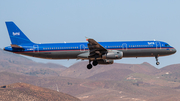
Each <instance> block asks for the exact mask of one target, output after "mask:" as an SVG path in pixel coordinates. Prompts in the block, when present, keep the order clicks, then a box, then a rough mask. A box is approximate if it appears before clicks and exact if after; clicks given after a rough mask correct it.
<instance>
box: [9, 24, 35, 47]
mask: <svg viewBox="0 0 180 101" xmlns="http://www.w3.org/2000/svg"><path fill="white" fill-rule="evenodd" d="M6 27H7V30H8V33H9V37H10V39H11V43H12V44H13V45H21V44H31V43H33V42H31V41H30V40H29V39H28V37H27V36H26V35H25V34H24V33H23V32H22V31H21V30H20V29H19V28H18V27H17V26H16V25H15V24H14V22H12V21H11V22H6Z"/></svg>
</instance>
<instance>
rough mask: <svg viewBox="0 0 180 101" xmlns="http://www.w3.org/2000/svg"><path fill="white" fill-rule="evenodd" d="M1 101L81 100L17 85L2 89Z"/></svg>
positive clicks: (0, 89)
mask: <svg viewBox="0 0 180 101" xmlns="http://www.w3.org/2000/svg"><path fill="white" fill-rule="evenodd" d="M0 100H1V101H80V100H79V99H77V98H75V97H73V96H70V95H68V94H64V93H61V92H57V91H54V90H50V89H46V88H42V87H38V86H33V85H30V84H26V83H15V84H10V85H3V86H1V87H0Z"/></svg>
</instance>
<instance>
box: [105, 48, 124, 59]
mask: <svg viewBox="0 0 180 101" xmlns="http://www.w3.org/2000/svg"><path fill="white" fill-rule="evenodd" d="M122 57H123V52H122V51H117V50H112V51H108V53H106V54H104V55H102V59H122Z"/></svg>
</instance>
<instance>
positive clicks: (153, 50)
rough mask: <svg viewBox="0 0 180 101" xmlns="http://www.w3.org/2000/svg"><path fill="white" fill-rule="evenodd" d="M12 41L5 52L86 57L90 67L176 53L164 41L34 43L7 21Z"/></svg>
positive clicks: (42, 56)
mask: <svg viewBox="0 0 180 101" xmlns="http://www.w3.org/2000/svg"><path fill="white" fill-rule="evenodd" d="M5 23H6V27H7V30H8V33H9V37H10V40H11V46H7V47H5V48H4V50H5V51H8V52H13V53H16V54H22V55H27V56H32V57H38V58H44V59H82V60H89V64H88V65H87V69H91V68H92V67H93V66H96V65H98V64H113V62H114V60H117V59H122V58H125V57H136V58H137V57H155V59H156V65H159V64H160V63H159V62H158V57H159V56H166V55H171V54H174V53H176V49H175V48H174V47H172V46H170V45H169V44H168V43H166V42H163V41H155V40H153V41H120V42H97V41H95V40H94V39H92V38H87V41H88V42H76V43H66V42H64V43H43V44H41V43H40V44H38V43H34V42H32V41H31V40H29V38H28V37H27V36H26V35H25V34H24V33H23V32H22V31H21V30H20V29H19V28H18V27H17V26H16V25H15V23H14V22H12V21H8V22H5Z"/></svg>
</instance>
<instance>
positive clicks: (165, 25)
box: [0, 0, 180, 68]
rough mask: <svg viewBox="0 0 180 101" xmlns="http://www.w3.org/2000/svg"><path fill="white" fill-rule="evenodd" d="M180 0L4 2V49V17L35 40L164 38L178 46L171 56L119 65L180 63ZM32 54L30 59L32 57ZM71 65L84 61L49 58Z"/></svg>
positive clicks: (5, 40) (0, 40)
mask: <svg viewBox="0 0 180 101" xmlns="http://www.w3.org/2000/svg"><path fill="white" fill-rule="evenodd" d="M179 4H180V1H179V0H171V1H170V0H111V1H109V0H31V1H27V0H14V1H13V0H12V1H9V0H0V33H1V37H0V48H3V47H5V46H9V45H10V40H9V36H8V33H7V29H6V26H5V21H14V22H15V23H16V24H17V25H18V27H20V29H21V30H22V31H23V32H24V33H25V34H26V35H27V36H28V37H29V38H30V39H31V40H32V41H33V42H36V43H49V42H50V43H59V42H64V41H66V42H79V41H80V42H82V41H85V36H86V37H90V38H94V39H95V40H96V41H124V40H154V39H155V40H160V41H165V42H167V43H169V44H170V45H172V46H173V47H175V48H176V49H177V53H176V54H174V55H171V56H166V57H160V58H159V61H160V63H161V64H160V66H156V65H155V58H137V59H136V58H123V59H121V60H117V61H115V62H117V63H133V64H139V63H143V62H149V63H150V64H152V65H154V66H156V67H157V68H161V67H164V66H166V65H170V64H177V63H180V62H179V57H180V53H179V52H178V50H180V45H179V43H180V39H179V37H180V6H179ZM28 58H29V57H28ZM30 59H32V60H34V61H37V62H54V63H59V64H62V65H65V66H70V65H72V64H73V63H75V62H78V61H80V60H78V61H77V60H45V59H38V58H30Z"/></svg>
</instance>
